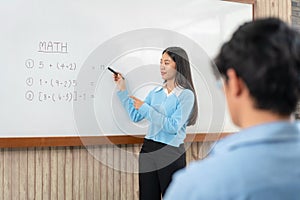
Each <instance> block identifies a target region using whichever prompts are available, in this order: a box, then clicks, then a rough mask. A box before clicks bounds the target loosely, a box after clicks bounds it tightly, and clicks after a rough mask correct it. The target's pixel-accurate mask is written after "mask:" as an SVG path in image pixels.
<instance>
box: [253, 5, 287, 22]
mask: <svg viewBox="0 0 300 200" xmlns="http://www.w3.org/2000/svg"><path fill="white" fill-rule="evenodd" d="M254 15H255V17H256V18H261V17H279V18H281V19H282V20H284V21H285V22H288V23H291V0H257V1H256V10H255V14H254Z"/></svg>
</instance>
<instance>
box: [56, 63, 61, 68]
mask: <svg viewBox="0 0 300 200" xmlns="http://www.w3.org/2000/svg"><path fill="white" fill-rule="evenodd" d="M56 67H57V69H58V70H60V69H59V63H58V62H57V63H56Z"/></svg>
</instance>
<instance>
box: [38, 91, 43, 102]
mask: <svg viewBox="0 0 300 200" xmlns="http://www.w3.org/2000/svg"><path fill="white" fill-rule="evenodd" d="M41 96H42V92H39V101H41V102H43V99H42V98H41Z"/></svg>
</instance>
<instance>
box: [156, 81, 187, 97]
mask: <svg viewBox="0 0 300 200" xmlns="http://www.w3.org/2000/svg"><path fill="white" fill-rule="evenodd" d="M161 90H164V91H165V92H166V94H167V95H168V96H169V95H171V94H175V95H176V96H177V97H178V96H179V95H180V94H181V92H182V91H183V90H184V88H182V87H179V86H176V87H175V88H174V89H173V90H172V91H171V92H170V93H168V91H167V88H166V84H165V83H164V84H163V85H162V86H159V87H157V88H156V89H155V90H154V91H155V92H159V91H161Z"/></svg>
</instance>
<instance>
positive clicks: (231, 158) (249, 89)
mask: <svg viewBox="0 0 300 200" xmlns="http://www.w3.org/2000/svg"><path fill="white" fill-rule="evenodd" d="M215 63H216V66H217V68H218V70H219V72H220V73H221V76H222V79H223V81H224V93H225V96H226V99H227V104H228V108H229V111H230V114H231V119H232V121H233V123H234V124H236V125H237V126H239V127H241V129H242V131H241V132H239V133H236V134H233V135H232V136H229V137H227V138H225V139H224V140H222V141H220V142H219V143H218V144H217V145H216V146H215V148H214V149H213V152H212V154H211V155H210V156H209V157H207V158H206V159H204V160H203V161H197V162H195V163H193V164H191V165H190V166H189V167H188V168H186V169H184V170H181V171H179V172H178V173H176V174H175V175H174V179H173V180H174V181H173V182H172V183H171V184H170V187H169V189H168V190H167V192H166V198H165V199H166V200H176V199H191V200H193V199H205V200H212V199H223V200H226V199H231V200H234V199H239V200H242V199H253V200H254V199H255V200H257V199H260V200H266V199H272V200H277V199H284V200H296V199H297V200H298V199H300V132H299V129H298V128H297V125H296V124H295V123H294V122H292V121H291V114H292V112H293V111H294V110H295V108H296V104H297V101H298V99H299V92H300V73H299V71H300V36H299V33H297V32H296V31H294V30H292V29H291V28H290V27H289V26H288V25H286V24H285V23H284V22H282V21H280V20H279V19H275V18H268V19H260V20H255V21H253V22H249V23H246V24H244V25H242V26H240V27H239V29H238V30H237V31H236V32H235V33H234V34H233V36H232V38H231V39H230V41H229V42H227V43H225V44H224V45H223V46H222V48H221V51H220V53H219V55H218V56H217V58H216V59H215Z"/></svg>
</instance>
